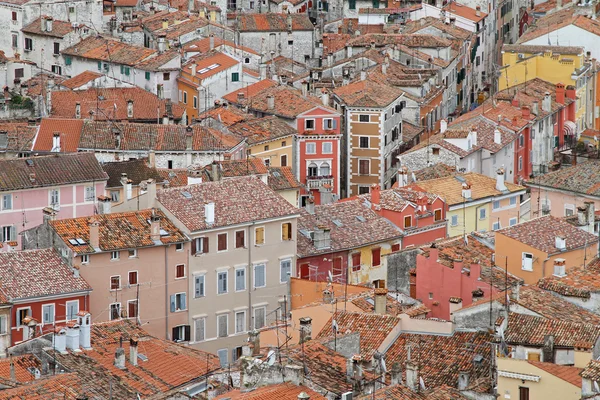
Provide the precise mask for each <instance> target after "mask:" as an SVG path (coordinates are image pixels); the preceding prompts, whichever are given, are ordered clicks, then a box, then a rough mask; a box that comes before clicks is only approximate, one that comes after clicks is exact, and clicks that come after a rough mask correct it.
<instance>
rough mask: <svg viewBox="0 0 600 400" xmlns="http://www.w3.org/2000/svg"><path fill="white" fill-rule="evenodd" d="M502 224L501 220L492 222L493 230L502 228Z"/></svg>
mask: <svg viewBox="0 0 600 400" xmlns="http://www.w3.org/2000/svg"><path fill="white" fill-rule="evenodd" d="M501 227H502V225H501V224H500V222H494V223H492V230H493V231H497V230H499V229H501Z"/></svg>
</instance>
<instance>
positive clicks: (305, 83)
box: [302, 79, 308, 97]
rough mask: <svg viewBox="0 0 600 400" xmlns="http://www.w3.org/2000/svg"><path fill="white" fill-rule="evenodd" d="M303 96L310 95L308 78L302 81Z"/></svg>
mask: <svg viewBox="0 0 600 400" xmlns="http://www.w3.org/2000/svg"><path fill="white" fill-rule="evenodd" d="M302 96H303V97H306V96H308V81H307V80H306V79H304V80H303V81H302Z"/></svg>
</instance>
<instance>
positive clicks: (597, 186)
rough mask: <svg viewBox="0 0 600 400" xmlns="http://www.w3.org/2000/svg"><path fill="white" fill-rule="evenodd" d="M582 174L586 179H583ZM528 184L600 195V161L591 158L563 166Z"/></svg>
mask: <svg viewBox="0 0 600 400" xmlns="http://www.w3.org/2000/svg"><path fill="white" fill-rule="evenodd" d="M582 176H585V177H586V179H581V177H582ZM528 185H531V186H538V185H539V186H543V187H548V188H553V189H560V190H566V191H569V192H575V193H580V194H585V195H590V196H596V197H600V161H598V160H589V161H586V162H582V163H578V164H577V165H575V166H572V167H562V168H560V169H559V170H557V171H551V172H548V173H547V174H544V175H541V176H538V177H536V178H535V179H532V180H530V181H529V182H528Z"/></svg>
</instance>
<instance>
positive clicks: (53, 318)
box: [42, 303, 56, 325]
mask: <svg viewBox="0 0 600 400" xmlns="http://www.w3.org/2000/svg"><path fill="white" fill-rule="evenodd" d="M46 307H52V321H46V319H45V318H44V317H45V315H46V311H45V308H46ZM55 322H56V305H55V304H54V303H46V304H42V325H46V324H53V323H55Z"/></svg>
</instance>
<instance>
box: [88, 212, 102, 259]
mask: <svg viewBox="0 0 600 400" xmlns="http://www.w3.org/2000/svg"><path fill="white" fill-rule="evenodd" d="M88 226H89V228H90V246H92V247H93V249H94V250H95V251H100V222H98V220H97V219H96V218H94V217H92V218H90V219H89V222H88Z"/></svg>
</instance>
